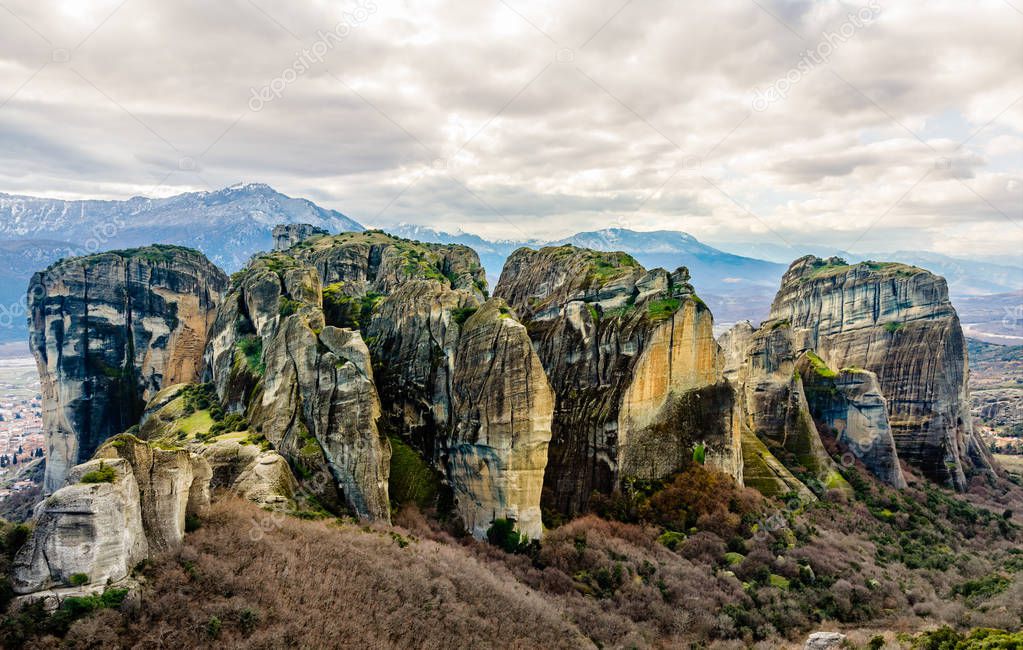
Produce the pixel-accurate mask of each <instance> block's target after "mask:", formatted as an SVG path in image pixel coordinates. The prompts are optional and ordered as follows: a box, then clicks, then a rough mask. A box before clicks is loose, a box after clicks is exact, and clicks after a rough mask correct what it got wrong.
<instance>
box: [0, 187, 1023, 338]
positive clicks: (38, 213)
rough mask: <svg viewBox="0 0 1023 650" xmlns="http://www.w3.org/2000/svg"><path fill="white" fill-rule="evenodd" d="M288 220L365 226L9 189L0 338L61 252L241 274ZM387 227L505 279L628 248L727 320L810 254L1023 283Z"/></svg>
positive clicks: (252, 198)
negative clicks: (523, 255) (530, 266)
mask: <svg viewBox="0 0 1023 650" xmlns="http://www.w3.org/2000/svg"><path fill="white" fill-rule="evenodd" d="M290 223H308V224H311V225H313V226H317V227H319V228H323V229H325V230H328V231H330V232H342V231H362V230H365V227H364V226H363V225H362V224H360V223H358V222H357V221H355V220H354V219H351V218H350V217H348V216H346V215H344V214H342V213H341V212H338V211H336V210H329V209H326V208H322V207H320V206H318V205H316V204H315V203H313V202H311V201H308V200H306V199H301V198H293V197H290V196H287V195H285V194H282V193H280V192H278V191H276V190H275V189H273V188H272V187H270V186H268V185H265V184H262V183H249V184H236V185H232V186H230V187H226V188H223V189H220V190H216V191H206V192H189V193H185V194H179V195H176V196H171V197H167V198H157V199H154V198H146V197H141V196H137V197H133V198H131V199H128V200H125V201H105V200H81V201H65V200H60V199H46V198H37V197H31V196H18V195H11V194H4V193H0V341H11V340H23V339H24V335H25V330H24V327H23V322H24V318H25V309H24V294H25V287H27V285H28V281H29V278H30V276H31V273H32V272H33V271H34V270H37V269H39V268H42V267H45V266H46V265H48V264H50V263H52V262H54V261H56V260H58V259H61V258H64V257H69V256H74V255H85V254H89V253H94V252H97V251H103V250H110V249H117V248H131V247H137V246H145V245H148V244H152V243H165V244H178V245H183V246H188V247H192V248H195V249H198V250H200V251H202V252H203V253H204V254H205V255H206V256H207V257H208V258H209V259H210V260H211V261H212V262H214V263H216V264H217V265H219V266H221V267H222V268H224V269H225V270H227V271H228V272H233V271H235V270H238V269H240V268H241V267H242V266H243V265H244V264H245V263H246V261H247V260H248V259H249V257H250V256H251V255H252V254H253V253H255V252H257V251H260V250H266V249H269V248H271V247H272V238H271V230H272V228H273V226H274V225H276V224H290ZM386 230H387V231H388V232H390V233H392V234H395V235H398V236H401V237H406V238H408V239H414V240H419V241H423V242H430V243H442V244H453V243H458V244H465V245H467V246H469V247H471V248H473V249H474V250H476V252H477V253H478V254H479V257H480V261H481V263H482V264H483V267H484V269H485V270H486V275H487V279H488V281H489V284H490V285H491V286H495V285H496V284H497V280H498V277H499V276H500V273H501V269H502V268H503V267H504V263H505V260H506V259H507V258H508V256H509V255H511V254H512V252H514V251H515V250H516V249H518V248H521V247H523V246H528V247H534V248H536V247H539V246H543V245H554V246H559V245H563V244H574V245H577V246H581V247H586V248H591V249H594V250H599V251H616V250H620V251H624V252H627V253H629V254H631V255H633V256H634V257H635V258H636V259H637V260H638V261H639V262H640V263H641V264H643V265H644V266H646V267H647V268H654V267H663V268H665V269H668V270H669V271H670V270H673V269H675V268H676V267H678V266H682V265H684V266H687V267H688V268H689V270H690V272H691V274H692V278H693V284H694V285H695V287H696V289H697V291H698V292H699V293H700V296H701V298H702V299H703V300H705V301H706V303H707V304H708V306H710V307H711V309H712V310H713V312H714V314H715V317H716V320H717V322H718V323H722V324H726V323H730V322H735V321H739V320H744V319H749V320H752V321H759V320H761V319H762V318H764V317H766V315H767V313H768V311H769V309H770V303H771V298H772V297H773V295H774V291H775V289H776V288H777V286H778V283H779V281H780V280H781V277H782V274H783V273H784V271H785V269H786V268H787V266H788V263H789V262H791V261H792V260H793V259H796V258H798V257H800V256H802V255H804V254H807V253H813V254H815V255H819V256H821V257H830V256H840V257H843V258H845V259H847V260H849V261H858V260H865V259H886V260H896V261H899V262H903V263H906V264H912V265H915V266H920V267H923V268H926V269H928V270H931V271H933V272H935V273H937V274H939V275H942V276H944V277H945V278H946V279H947V280H948V283H949V289H950V293H951V295H952V298H953V300H955V301H957V302H958V301H960V300H965V299H966V298H968V297H969V298H971V299H973V298H975V297H977V296H985V295H989V294H1009V295H1010V296H1011V295H1014V293H1015V292H1018V291H1020V289H1021V288H1023V264H1021V265H1019V266H1014V265H1008V264H1000V263H993V262H989V261H973V260H966V259H960V258H954V257H948V256H945V255H940V254H937V253H929V252H918V251H900V252H897V253H876V254H854V253H849V252H847V251H842V250H838V249H822V248H821V247H815V246H812V245H800V244H796V245H791V246H784V245H780V244H772V243H766V242H761V243H738V244H735V243H720V244H715V245H710V244H707V243H704V242H701V241H699V240H698V239H696V238H695V237H693V236H692V235H689V234H687V233H684V232H679V231H671V230H656V231H644V232H638V231H634V230H628V229H624V228H607V229H603V230H594V231H587V232H580V233H577V234H575V235H572V236H570V237H566V238H563V239H559V240H554V241H542V240H518V241H516V240H487V239H484V238H483V237H480V236H478V235H475V234H471V233H467V232H461V231H459V232H456V233H450V232H444V231H440V230H436V229H433V228H430V227H428V226H422V225H411V224H401V225H398V226H395V227H392V228H387V229H386ZM972 302H976V300H975V299H973V300H972ZM981 302H983V301H981ZM996 311H997V310H996Z"/></svg>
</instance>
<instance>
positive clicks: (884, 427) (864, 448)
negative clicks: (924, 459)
mask: <svg viewBox="0 0 1023 650" xmlns="http://www.w3.org/2000/svg"><path fill="white" fill-rule="evenodd" d="M821 364H822V362H821V361H819V360H818V359H816V358H814V356H812V355H811V354H808V353H807V354H804V355H803V357H801V358H800V359H799V361H798V365H797V368H798V371H799V374H800V375H801V376H802V378H803V383H804V385H805V386H806V395H807V400H808V403H809V407H810V411H811V412H812V413H813V416H814V419H815V420H816V421H817V422H818V423H819V424H820V425H821V427H823V428H826V429H827V431H828V432H829V433H830V434H831V435H834V436H835V437H836V438H837V439H838V441H839V442H840V443H842V445H843V447H845V448H846V449H848V450H849V453H851V454H853V455H854V456H855V457H856V458H858V459H859V460H860V461H861V462H863V464H864V465H865V466H866V467H867V469H869V470H870V471H871V473H873V474H874V476H876V477H878V478H879V479H881V480H882V481H884V482H885V483H888V484H889V485H891V486H892V487H896V488H903V487H906V485H907V484H906V477H905V476H904V475H903V473H902V465H901V463H900V462H899V454H898V450H897V449H896V447H895V438H894V436H893V435H892V429H891V425H890V424H889V422H888V401H887V400H886V399H885V397H884V394H883V393H882V391H881V385H880V383H879V382H878V380H877V375H875V374H874V373H872V372H870V371H869V370H862V369H859V368H846V369H844V370H841V371H835V370H833V369H831V368H827V367H823V366H822V365H821Z"/></svg>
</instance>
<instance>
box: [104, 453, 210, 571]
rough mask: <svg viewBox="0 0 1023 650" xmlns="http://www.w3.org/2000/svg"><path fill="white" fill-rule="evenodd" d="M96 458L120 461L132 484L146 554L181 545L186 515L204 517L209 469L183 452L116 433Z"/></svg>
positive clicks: (199, 457)
mask: <svg viewBox="0 0 1023 650" xmlns="http://www.w3.org/2000/svg"><path fill="white" fill-rule="evenodd" d="M96 458H97V459H100V460H105V461H106V462H111V463H112V462H116V461H117V460H124V461H126V462H127V463H128V465H129V466H130V467H131V472H132V475H133V476H134V478H135V483H136V484H137V485H138V502H139V509H140V511H141V514H142V527H143V529H144V530H145V533H146V540H147V542H148V545H149V549H150V550H151V551H162V550H165V549H168V548H173V547H175V546H177V545H178V544H180V543H181V540H182V539H184V536H185V517H186V515H195V516H199V515H201V514H204V513H205V512H206V510H207V508H209V504H210V488H209V486H210V478H211V477H212V475H213V472H212V470H211V469H210V465H209V463H208V462H206V459H205V458H203V457H202V456H200V455H197V454H193V453H189V452H188V451H187V450H185V449H159V448H157V447H155V446H152V445H150V444H147V443H146V442H144V441H142V440H139V439H138V438H136V437H135V436H132V435H127V434H126V435H120V436H117V437H115V438H113V439H112V440H110V441H108V442H107V443H106V444H104V445H103V446H102V447H100V449H99V450H98V451H97V452H96Z"/></svg>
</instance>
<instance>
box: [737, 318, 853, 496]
mask: <svg viewBox="0 0 1023 650" xmlns="http://www.w3.org/2000/svg"><path fill="white" fill-rule="evenodd" d="M725 343H727V344H728V345H729V347H732V346H735V345H739V346H744V350H743V352H742V353H741V354H737V353H736V352H735V351H734V350H733V351H731V352H729V353H728V354H727V355H726V356H728V357H729V358H730V359H732V360H733V361H734V359H735V358H737V357H742V358H743V360H742V362H741V363H740V365H739V367H738V369H737V370H735V372H734V375H735V385H736V387H737V390H738V391H739V393H740V405H741V412H742V417H743V418H744V423H743V424H744V426H745V427H746V428H748V429H749V430H750V431H751V432H753V433H754V434H755V435H756V437H757V438H759V439H760V440H761V442H763V443H764V445H765V446H766V447H767V449H768V450H769V451H770V452H771V454H772V455H773V456H774V457H775V458H777V459H778V460H779V461H781V463H782V464H783V465H784V466H785V467H786V468H788V470H789V471H790V472H792V474H794V475H795V476H796V477H797V478H799V480H800V481H801V482H803V483H804V484H806V485H807V486H808V487H809V488H810V489H811V490H812V491H813V492H815V493H816V494H823V492H824V491H825V490H827V489H831V488H838V489H845V488H846V487H847V486H846V484H845V481H844V480H843V479H842V478H841V475H840V474H839V472H838V468H837V467H836V465H835V463H834V462H833V461H832V459H831V457H830V456H829V455H828V453H827V451H826V450H825V448H824V444H823V442H822V441H821V438H820V435H819V433H818V431H817V427H816V425H815V423H814V421H813V417H812V415H811V411H810V407H809V405H808V404H807V400H806V393H805V390H804V386H803V379H802V377H801V376H800V374H799V373H798V372H797V371H796V361H797V358H796V351H795V350H794V349H793V341H792V332H791V329H790V328H789V326H788V323H786V322H784V321H767V322H765V323H763V324H762V325H761V327H760V329H758V330H756V331H753V332H750V331H749V330H748V329H747V327H746V325H743V324H740V325H737V326H736V327H735V328H733V331H732V332H731V333H730V335H729V337H728V340H725ZM784 480H785V482H786V483H788V482H789V481H788V479H787V478H786V479H784Z"/></svg>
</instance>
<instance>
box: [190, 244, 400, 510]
mask: <svg viewBox="0 0 1023 650" xmlns="http://www.w3.org/2000/svg"><path fill="white" fill-rule="evenodd" d="M206 358H207V360H208V368H209V370H208V372H207V379H209V380H211V381H212V382H213V383H214V385H215V386H216V390H217V394H218V395H219V396H220V397H221V399H222V400H223V402H224V403H225V404H226V405H227V406H228V408H230V409H233V410H235V411H242V412H245V413H246V415H247V418H248V420H249V422H250V424H251V426H252V427H253V428H255V429H256V430H258V431H260V432H261V433H262V435H264V436H265V437H266V439H267V440H268V441H269V442H270V443H271V444H272V445H273V446H274V448H275V449H276V450H277V451H279V452H281V453H282V454H283V455H284V456H286V457H287V458H288V459H289V460H290V461H291V462H292V463H293V464H294V465H296V466H298V467H301V468H303V470H304V471H305V473H306V474H308V477H307V479H306V480H305V481H304V483H305V485H306V487H307V488H309V489H310V490H312V492H313V493H314V494H315V495H316V496H317V497H318V498H320V499H322V500H324V501H325V503H327V504H328V505H337V504H339V503H344V504H345V505H346V506H347V507H348V508H350V509H351V510H352V511H353V512H354V513H356V514H357V515H359V516H361V517H367V518H372V519H381V520H384V521H389V519H390V509H389V502H388V497H387V477H388V471H389V459H390V445H389V443H388V441H387V439H386V437H384V436H382V435H381V434H380V432H379V430H378V428H377V422H376V421H377V419H378V417H379V415H380V406H379V398H378V396H377V393H376V387H375V384H374V381H373V373H372V364H371V363H370V361H369V352H368V349H367V348H366V346H365V344H364V343H363V341H362V338H361V336H360V334H359V333H358V332H355V331H353V330H348V329H341V328H337V327H333V326H325V319H324V313H323V309H322V292H321V285H320V278H319V275H318V274H317V272H316V270H315V269H314V268H313V267H311V266H308V265H306V264H304V263H303V262H300V261H299V260H297V259H296V258H295V257H293V256H291V255H290V254H286V253H273V254H269V255H265V256H262V257H260V258H256V259H254V260H253V262H252V263H251V264H250V265H249V267H248V268H247V269H246V270H245V271H243V272H242V275H241V276H240V277H238V279H237V281H236V283H235V285H234V286H233V287H232V290H231V292H230V293H229V294H228V296H227V298H226V299H225V301H224V306H223V307H222V308H221V309H220V310H219V312H218V314H217V317H216V321H215V323H214V326H213V331H212V333H211V336H210V343H209V345H208V347H207V352H206Z"/></svg>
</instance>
